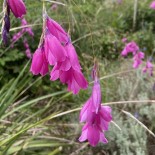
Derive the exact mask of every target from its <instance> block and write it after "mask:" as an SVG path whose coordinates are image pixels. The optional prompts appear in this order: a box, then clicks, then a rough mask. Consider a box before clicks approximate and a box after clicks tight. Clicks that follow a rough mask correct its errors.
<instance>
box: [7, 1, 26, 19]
mask: <svg viewBox="0 0 155 155" xmlns="http://www.w3.org/2000/svg"><path fill="white" fill-rule="evenodd" d="M7 2H8V5H9V7H10V9H11V11H12V12H13V14H14V16H15V17H16V18H21V17H22V16H23V15H25V14H26V7H25V4H24V2H23V1H22V0H7Z"/></svg>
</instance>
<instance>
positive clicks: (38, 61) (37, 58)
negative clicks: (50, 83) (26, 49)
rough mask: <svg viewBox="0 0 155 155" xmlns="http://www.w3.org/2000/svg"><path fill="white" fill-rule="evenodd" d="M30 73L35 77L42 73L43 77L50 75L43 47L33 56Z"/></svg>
mask: <svg viewBox="0 0 155 155" xmlns="http://www.w3.org/2000/svg"><path fill="white" fill-rule="evenodd" d="M30 71H31V72H32V73H33V74H34V75H38V74H39V73H40V74H41V75H42V76H44V75H46V74H47V73H48V62H47V60H46V57H45V52H44V49H43V48H42V47H40V48H38V49H37V50H36V51H35V53H34V54H33V58H32V64H31V68H30Z"/></svg>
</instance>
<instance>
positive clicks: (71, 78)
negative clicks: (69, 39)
mask: <svg viewBox="0 0 155 155" xmlns="http://www.w3.org/2000/svg"><path fill="white" fill-rule="evenodd" d="M65 50H66V54H67V55H66V59H65V60H64V61H62V62H60V63H56V65H55V66H54V68H53V70H52V72H51V74H50V75H51V80H52V81H54V80H57V79H58V78H59V79H60V81H61V82H62V83H65V84H67V85H68V90H69V91H72V92H73V93H74V94H77V93H78V92H79V91H80V89H81V88H82V89H86V88H87V87H88V82H87V81H86V79H85V78H84V76H83V74H82V72H81V66H80V64H79V61H78V57H77V54H76V51H75V48H74V47H73V45H72V44H68V45H66V46H65Z"/></svg>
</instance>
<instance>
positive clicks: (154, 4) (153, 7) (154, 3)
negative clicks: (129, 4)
mask: <svg viewBox="0 0 155 155" xmlns="http://www.w3.org/2000/svg"><path fill="white" fill-rule="evenodd" d="M150 8H151V9H153V10H155V1H152V2H151V4H150Z"/></svg>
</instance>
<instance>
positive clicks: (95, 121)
mask: <svg viewBox="0 0 155 155" xmlns="http://www.w3.org/2000/svg"><path fill="white" fill-rule="evenodd" d="M93 78H94V80H95V81H94V86H93V89H92V95H91V97H90V98H89V99H88V100H87V102H86V103H85V104H84V106H83V107H82V109H81V112H80V122H86V124H85V125H84V127H83V129H82V134H81V136H80V138H79V141H80V142H83V141H86V140H88V142H89V143H90V145H92V146H96V145H97V144H98V143H99V142H102V143H107V142H108V140H107V139H106V138H105V136H104V132H105V131H107V130H108V128H109V123H110V122H111V120H112V115H111V108H110V107H109V106H102V105H101V88H100V83H99V81H98V79H97V73H96V66H95V67H94V70H93Z"/></svg>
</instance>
